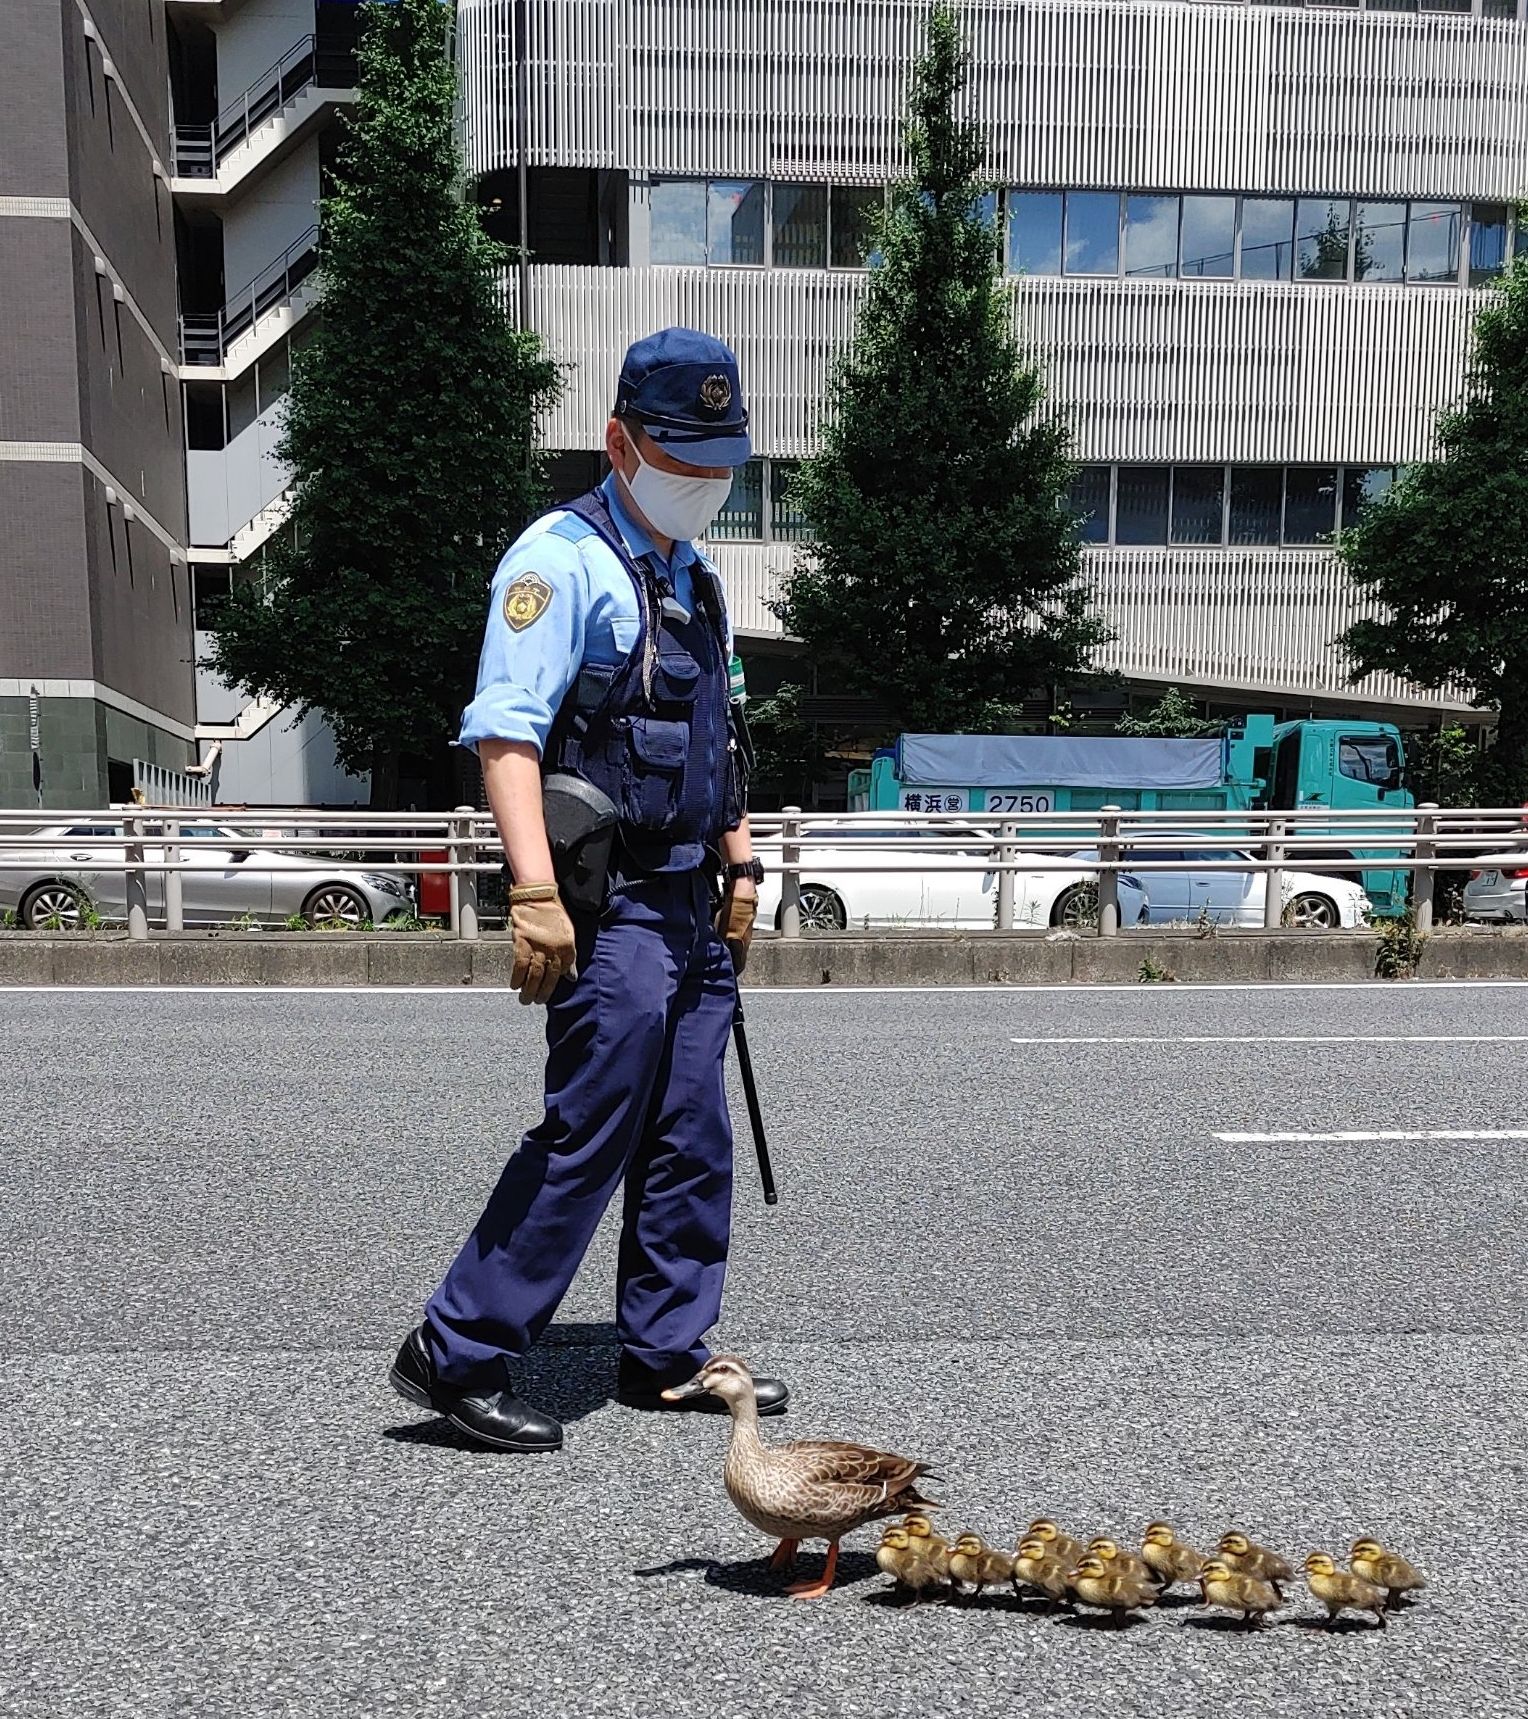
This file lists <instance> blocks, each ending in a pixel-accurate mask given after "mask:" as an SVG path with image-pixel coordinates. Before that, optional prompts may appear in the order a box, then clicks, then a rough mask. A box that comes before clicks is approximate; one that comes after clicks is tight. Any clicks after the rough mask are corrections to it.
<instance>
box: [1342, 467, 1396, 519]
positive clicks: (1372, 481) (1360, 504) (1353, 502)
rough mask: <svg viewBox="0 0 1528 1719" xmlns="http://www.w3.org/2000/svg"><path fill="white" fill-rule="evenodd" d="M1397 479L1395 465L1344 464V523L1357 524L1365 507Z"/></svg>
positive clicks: (1376, 499)
mask: <svg viewBox="0 0 1528 1719" xmlns="http://www.w3.org/2000/svg"><path fill="white" fill-rule="evenodd" d="M1395 479H1396V467H1395V466H1344V467H1343V468H1342V523H1343V526H1344V527H1347V526H1349V525H1356V524H1357V523H1358V521H1359V519H1360V518H1362V516H1363V512H1364V509H1365V508H1367V507H1369V506H1370V505H1371V504H1372V503H1374V502H1376V501H1378V500H1379V498H1380V497H1381V496H1382V495H1383V494H1384V493H1385V491H1386V490H1387V489H1389V488H1390V486H1391V484H1393V483H1394V482H1395Z"/></svg>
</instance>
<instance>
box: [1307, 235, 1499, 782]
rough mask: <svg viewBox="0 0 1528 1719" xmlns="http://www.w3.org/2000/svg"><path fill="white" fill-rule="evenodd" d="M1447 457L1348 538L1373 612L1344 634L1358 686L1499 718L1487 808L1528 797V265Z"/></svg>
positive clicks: (1483, 328) (1480, 365) (1495, 326)
mask: <svg viewBox="0 0 1528 1719" xmlns="http://www.w3.org/2000/svg"><path fill="white" fill-rule="evenodd" d="M1438 450H1439V453H1438V458H1437V459H1436V460H1434V461H1431V462H1429V463H1426V464H1422V465H1415V466H1412V467H1411V468H1410V469H1409V470H1408V471H1407V472H1406V473H1405V474H1404V475H1403V476H1402V477H1401V479H1400V480H1399V481H1398V482H1397V483H1395V484H1393V485H1392V486H1391V488H1390V489H1389V490H1388V491H1387V492H1386V493H1385V495H1384V496H1383V497H1382V498H1380V500H1379V501H1378V502H1376V503H1374V504H1372V505H1371V506H1369V507H1368V508H1366V509H1365V510H1364V513H1363V514H1362V516H1361V517H1360V518H1359V520H1358V522H1357V523H1356V524H1355V525H1353V526H1352V527H1350V528H1349V529H1348V530H1347V531H1344V532H1343V533H1342V534H1341V536H1340V538H1339V539H1338V553H1339V554H1340V555H1341V557H1342V559H1343V561H1344V562H1345V564H1346V566H1347V569H1348V571H1349V573H1350V574H1351V575H1352V576H1353V578H1354V580H1355V581H1356V582H1357V584H1358V585H1359V587H1360V589H1361V590H1362V591H1363V592H1364V593H1365V595H1366V596H1368V597H1369V598H1370V599H1371V600H1372V602H1373V605H1374V610H1375V612H1374V614H1373V615H1372V616H1371V617H1370V618H1369V619H1366V620H1362V621H1359V622H1357V623H1356V624H1355V625H1354V626H1352V627H1350V628H1349V629H1348V631H1347V632H1346V633H1345V634H1344V635H1343V643H1344V645H1345V646H1346V648H1347V650H1348V651H1349V653H1350V654H1351V656H1352V659H1353V664H1354V669H1353V677H1354V678H1355V679H1357V678H1359V677H1361V676H1362V675H1365V674H1370V673H1374V672H1382V673H1390V674H1398V675H1403V676H1405V677H1406V678H1407V679H1408V680H1412V681H1415V682H1416V683H1417V684H1418V685H1420V686H1424V687H1441V686H1445V685H1448V684H1450V683H1453V684H1456V685H1459V686H1463V687H1466V688H1468V689H1469V691H1470V695H1471V696H1472V697H1473V699H1474V701H1475V702H1476V704H1477V705H1479V706H1481V707H1483V708H1485V709H1491V710H1495V711H1496V713H1497V723H1496V744H1495V746H1494V747H1493V748H1492V750H1491V752H1490V753H1489V754H1488V755H1487V757H1486V759H1485V760H1484V761H1483V767H1482V773H1481V777H1480V792H1481V795H1482V797H1483V798H1484V799H1485V800H1486V801H1488V802H1489V801H1491V800H1497V801H1501V802H1503V803H1506V804H1516V803H1519V802H1521V801H1523V800H1524V799H1528V260H1524V259H1519V260H1518V261H1517V262H1516V263H1514V264H1513V265H1512V267H1511V268H1510V269H1509V271H1508V273H1507V275H1506V277H1505V279H1504V280H1503V282H1502V284H1501V287H1500V290H1499V291H1498V292H1496V293H1494V294H1493V295H1492V298H1491V301H1490V302H1489V303H1488V304H1487V306H1486V307H1485V308H1484V309H1483V310H1482V311H1481V312H1480V314H1479V315H1478V316H1477V318H1476V321H1475V337H1474V343H1473V348H1472V352H1471V357H1470V367H1469V373H1468V380H1467V384H1466V388H1465V392H1464V396H1463V399H1462V401H1461V403H1460V404H1459V405H1458V406H1456V407H1455V408H1453V409H1452V410H1450V411H1449V412H1446V413H1445V414H1444V415H1443V417H1442V418H1441V419H1440V420H1439V425H1438Z"/></svg>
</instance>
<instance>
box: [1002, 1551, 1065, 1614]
mask: <svg viewBox="0 0 1528 1719" xmlns="http://www.w3.org/2000/svg"><path fill="white" fill-rule="evenodd" d="M1066 1575H1067V1566H1066V1564H1065V1562H1064V1561H1063V1560H1062V1559H1060V1558H1058V1557H1057V1556H1056V1555H1055V1553H1054V1552H1052V1551H1051V1550H1050V1548H1049V1546H1048V1545H1047V1544H1046V1543H1045V1541H1044V1540H1041V1539H1038V1538H1037V1537H1036V1536H1035V1535H1033V1534H1030V1535H1026V1537H1025V1538H1024V1539H1022V1540H1020V1542H1019V1549H1018V1551H1017V1552H1016V1553H1015V1554H1014V1560H1013V1591H1014V1592H1015V1593H1016V1594H1018V1595H1019V1596H1020V1597H1021V1598H1022V1597H1023V1593H1024V1590H1025V1589H1026V1588H1028V1589H1030V1590H1031V1591H1033V1592H1034V1593H1038V1594H1043V1595H1044V1596H1045V1597H1046V1599H1048V1600H1049V1601H1050V1603H1051V1610H1052V1611H1054V1610H1055V1609H1056V1608H1057V1607H1058V1606H1069V1605H1070V1604H1071V1603H1072V1589H1071V1584H1070V1583H1069V1582H1068V1581H1067V1579H1066Z"/></svg>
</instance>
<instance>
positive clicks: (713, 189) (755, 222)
mask: <svg viewBox="0 0 1528 1719" xmlns="http://www.w3.org/2000/svg"><path fill="white" fill-rule="evenodd" d="M706 242H707V245H708V247H709V250H710V256H711V261H712V263H733V264H750V265H754V266H757V265H759V264H761V263H762V262H763V261H764V186H763V183H762V182H761V181H760V180H757V179H713V180H712V181H711V182H710V184H709V185H708V186H707V188H706Z"/></svg>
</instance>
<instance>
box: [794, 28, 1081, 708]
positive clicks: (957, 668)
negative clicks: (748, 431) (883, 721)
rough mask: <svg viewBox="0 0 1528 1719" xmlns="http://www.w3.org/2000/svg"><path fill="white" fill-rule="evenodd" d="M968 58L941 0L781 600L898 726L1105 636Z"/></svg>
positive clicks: (1045, 668)
mask: <svg viewBox="0 0 1528 1719" xmlns="http://www.w3.org/2000/svg"><path fill="white" fill-rule="evenodd" d="M965 75H966V55H965V50H964V46H963V44H962V40H961V34H960V29H959V25H958V23H957V21H956V18H955V15H954V13H953V11H952V10H951V9H950V8H948V7H939V8H937V9H936V10H935V11H934V13H933V15H932V18H931V22H930V25H929V33H928V40H927V43H926V45H925V49H924V52H923V54H922V56H921V57H920V59H919V61H918V64H917V67H916V69H915V72H914V76H913V84H912V91H911V96H910V99H909V103H908V112H907V118H906V121H905V126H904V138H905V143H906V149H907V154H908V157H909V159H910V162H911V167H912V172H911V176H910V177H909V178H907V179H906V180H905V181H902V182H899V183H898V184H896V185H895V186H893V187H892V191H891V195H890V198H889V200H888V204H887V209H886V212H885V215H884V217H883V219H882V220H881V221H880V223H879V226H878V229H877V232H876V235H875V246H876V249H877V251H878V253H879V255H878V257H876V258H872V267H871V270H870V274H869V280H868V283H867V289H866V293H865V298H864V301H863V304H862V307H861V310H860V315H859V324H858V328H857V331H856V335H855V338H854V341H853V343H852V345H851V347H850V349H849V351H848V353H847V354H846V356H845V358H844V359H843V360H842V362H841V363H840V365H839V366H838V368H837V370H836V372H835V378H834V383H833V388H832V394H833V398H834V401H835V410H834V411H833V413H832V414H831V416H830V418H829V420H828V422H827V424H826V425H825V426H824V429H823V434H822V441H821V448H820V451H819V453H818V454H817V455H816V457H815V458H813V459H811V460H808V461H806V462H805V463H804V464H803V466H802V468H801V470H800V472H799V473H798V476H797V479H796V482H795V485H794V490H793V499H794V500H795V502H796V505H798V506H799V507H800V508H801V510H802V511H803V512H804V514H805V515H806V517H807V519H808V520H809V522H810V524H811V526H812V528H813V531H814V533H815V540H814V541H813V542H811V543H810V544H807V545H804V546H803V549H802V552H801V558H800V562H799V565H798V567H797V570H796V571H795V572H794V573H793V574H792V576H791V577H790V579H789V581H788V584H787V589H786V594H785V597H784V600H783V601H782V602H781V604H780V605H779V613H780V615H781V618H782V619H783V620H784V622H785V624H786V627H787V628H788V629H789V630H790V631H791V632H793V633H795V634H796V635H797V636H798V637H800V638H801V639H803V640H804V641H805V643H806V646H807V651H808V654H809V655H810V656H811V657H812V658H813V659H814V660H815V661H816V662H817V663H818V664H819V666H821V667H823V668H826V669H827V670H829V671H830V672H836V674H837V675H838V676H839V677H840V678H841V679H842V680H843V681H844V682H845V683H846V684H847V685H848V687H849V688H850V689H851V690H852V691H855V692H859V693H866V694H870V693H873V694H874V695H875V696H876V697H877V698H878V699H879V700H880V701H882V702H884V703H886V704H889V705H890V706H891V708H892V711H893V713H894V716H895V719H896V721H897V723H898V724H899V725H900V726H901V727H903V728H905V729H967V730H984V729H986V728H988V727H990V726H992V724H993V722H994V721H995V720H996V719H997V713H999V712H1001V711H1004V710H1007V709H1010V708H1011V707H1012V705H1013V703H1014V702H1015V701H1016V700H1018V699H1020V698H1022V697H1023V695H1024V694H1025V693H1026V692H1027V691H1029V690H1030V689H1031V688H1033V687H1038V686H1046V685H1049V684H1052V683H1054V682H1056V681H1064V680H1066V679H1068V678H1070V677H1074V676H1076V675H1077V674H1078V673H1079V672H1080V671H1081V670H1082V669H1083V667H1084V664H1085V661H1086V658H1087V655H1088V652H1089V650H1090V649H1091V647H1092V646H1093V645H1094V644H1096V643H1098V642H1099V641H1101V640H1102V639H1103V638H1104V637H1106V636H1107V635H1106V633H1105V631H1104V629H1103V627H1102V626H1101V625H1100V624H1099V623H1098V622H1097V621H1095V620H1094V619H1092V618H1091V617H1090V616H1089V614H1088V602H1087V594H1086V592H1085V590H1084V589H1083V587H1082V585H1081V584H1080V581H1079V575H1080V550H1079V545H1078V532H1077V528H1076V524H1075V521H1074V519H1073V518H1072V515H1071V513H1070V511H1069V509H1068V507H1067V505H1066V494H1067V486H1068V483H1069V481H1070V478H1071V475H1072V467H1071V465H1070V464H1069V461H1068V450H1067V437H1066V433H1065V431H1064V429H1063V428H1062V426H1061V425H1059V424H1058V423H1056V422H1055V421H1054V420H1052V419H1049V418H1044V417H1042V416H1041V415H1040V413H1039V408H1040V405H1041V400H1042V392H1043V390H1042V386H1041V382H1040V378H1039V375H1038V373H1037V371H1036V370H1035V369H1034V368H1033V366H1031V365H1030V364H1028V363H1026V362H1024V361H1023V360H1022V359H1021V358H1020V356H1019V353H1018V349H1017V346H1016V343H1015V339H1014V335H1013V329H1012V304H1011V300H1010V298H1009V296H1008V294H1007V293H1006V292H1005V290H1004V288H1003V285H1002V281H1001V276H1000V274H999V266H998V265H999V260H998V251H997V235H996V226H995V223H994V221H993V219H992V218H991V216H990V214H989V213H988V210H987V208H986V207H985V206H984V199H985V198H986V196H987V193H988V190H989V187H988V186H987V185H986V184H985V182H984V181H983V179H982V165H983V149H982V143H981V138H980V133H979V131H978V128H977V127H976V126H975V125H974V124H971V123H970V122H968V121H967V120H965V119H963V118H961V117H960V116H959V113H958V109H959V107H960V104H961V92H962V89H963V86H964V82H965Z"/></svg>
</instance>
